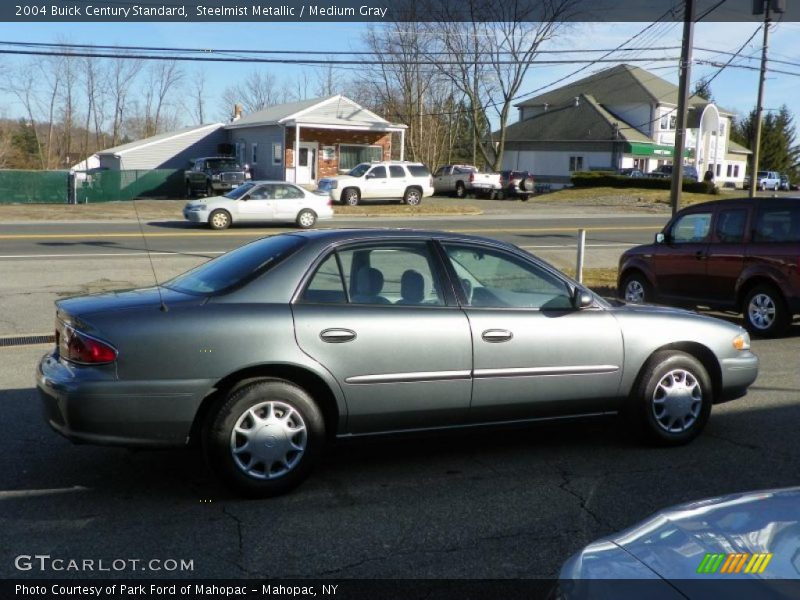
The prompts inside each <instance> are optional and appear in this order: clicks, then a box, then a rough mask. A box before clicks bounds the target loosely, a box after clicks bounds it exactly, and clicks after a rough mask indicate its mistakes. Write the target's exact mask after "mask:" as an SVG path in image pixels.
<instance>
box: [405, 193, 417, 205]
mask: <svg viewBox="0 0 800 600" xmlns="http://www.w3.org/2000/svg"><path fill="white" fill-rule="evenodd" d="M406 203H407V204H410V205H411V206H414V205H415V204H419V195H418V194H414V193H411V194H409V195H408V198H406Z"/></svg>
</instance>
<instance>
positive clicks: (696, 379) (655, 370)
mask: <svg viewBox="0 0 800 600" xmlns="http://www.w3.org/2000/svg"><path fill="white" fill-rule="evenodd" d="M712 400H713V398H712V387H711V380H710V378H709V376H708V372H707V371H706V369H705V367H703V365H702V364H701V363H700V361H698V360H697V359H696V358H695V357H693V356H691V355H689V354H686V353H685V352H678V351H670V350H667V351H662V352H658V353H656V354H654V355H653V356H652V358H651V359H650V360H649V361H648V363H647V365H646V366H645V368H644V371H643V372H642V375H641V377H640V378H639V382H638V384H637V386H636V387H635V389H634V391H633V394H632V396H631V399H630V405H629V406H628V412H629V417H630V419H631V422H632V425H633V427H634V428H635V433H637V434H639V435H641V436H642V437H643V438H644V439H645V440H646V441H648V442H650V443H654V444H657V445H661V446H679V445H682V444H686V443H688V442H690V441H692V440H693V439H694V438H695V437H697V436H698V435H699V434H700V432H701V431H702V430H703V428H704V427H705V426H706V423H707V421H708V417H709V415H710V414H711V404H712Z"/></svg>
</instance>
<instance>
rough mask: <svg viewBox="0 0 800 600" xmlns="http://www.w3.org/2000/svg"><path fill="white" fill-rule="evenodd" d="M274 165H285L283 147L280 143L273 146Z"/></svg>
mask: <svg viewBox="0 0 800 600" xmlns="http://www.w3.org/2000/svg"><path fill="white" fill-rule="evenodd" d="M272 164H273V165H280V164H283V145H282V144H281V143H280V142H275V143H274V144H272Z"/></svg>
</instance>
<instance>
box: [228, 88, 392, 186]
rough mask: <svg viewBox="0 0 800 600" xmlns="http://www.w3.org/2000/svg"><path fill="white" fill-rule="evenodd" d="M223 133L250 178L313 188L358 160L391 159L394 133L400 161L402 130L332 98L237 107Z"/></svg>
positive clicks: (350, 102) (339, 98)
mask: <svg viewBox="0 0 800 600" xmlns="http://www.w3.org/2000/svg"><path fill="white" fill-rule="evenodd" d="M225 130H226V132H227V133H228V142H229V143H231V144H233V146H234V148H235V151H236V156H237V158H238V159H239V161H240V162H242V163H246V164H248V165H250V168H251V170H252V173H253V177H254V178H256V179H279V180H286V181H293V182H295V183H299V184H312V183H314V182H316V181H317V180H318V179H319V178H320V177H327V176H331V175H336V174H338V173H339V172H341V171H348V170H350V169H352V168H353V167H355V166H356V165H357V164H358V163H360V162H364V161H369V160H388V159H390V158H391V156H392V134H393V133H398V134H399V136H400V140H399V157H400V159H401V160H402V158H403V146H404V145H405V144H404V137H405V130H406V126H405V125H398V124H393V123H390V122H389V121H387V120H386V119H383V118H381V117H379V116H378V115H376V114H375V113H373V112H371V111H369V110H367V109H366V108H364V107H363V106H360V105H359V104H357V103H356V102H354V101H353V100H350V99H349V98H346V97H344V96H341V95H337V96H329V97H327V98H314V99H311V100H300V101H298V102H290V103H287V104H279V105H275V106H270V107H268V108H265V109H264V110H260V111H258V112H255V113H253V114H250V115H244V116H242V115H241V111H240V110H239V109H238V107H237V109H236V110H235V113H234V117H233V121H232V122H231V123H228V124H227V125H225ZM295 157H297V160H295Z"/></svg>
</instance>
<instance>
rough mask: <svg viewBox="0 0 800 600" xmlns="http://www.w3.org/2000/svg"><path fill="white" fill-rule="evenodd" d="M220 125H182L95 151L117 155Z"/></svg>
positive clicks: (213, 129)
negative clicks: (180, 127) (178, 127)
mask: <svg viewBox="0 0 800 600" xmlns="http://www.w3.org/2000/svg"><path fill="white" fill-rule="evenodd" d="M222 126H223V124H222V123H209V124H206V125H195V126H193V127H184V128H183V129H178V130H176V131H168V132H166V133H159V134H158V135H153V136H150V137H148V138H144V139H143V140H136V141H135V142H129V143H127V144H121V145H119V146H114V147H113V148H106V149H105V150H100V151H99V152H97V156H103V155H113V156H119V155H120V154H125V153H126V152H130V151H131V150H138V149H139V148H143V147H145V146H149V145H151V144H160V143H162V142H166V141H169V140H173V139H175V138H179V137H181V136H184V135H189V134H191V133H196V132H197V133H199V132H201V131H203V130H208V133H211V132H212V131H215V130H217V129H219V128H220V127H222Z"/></svg>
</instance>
